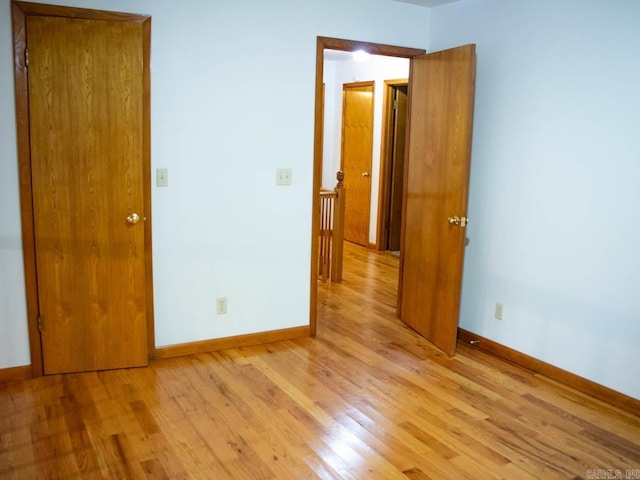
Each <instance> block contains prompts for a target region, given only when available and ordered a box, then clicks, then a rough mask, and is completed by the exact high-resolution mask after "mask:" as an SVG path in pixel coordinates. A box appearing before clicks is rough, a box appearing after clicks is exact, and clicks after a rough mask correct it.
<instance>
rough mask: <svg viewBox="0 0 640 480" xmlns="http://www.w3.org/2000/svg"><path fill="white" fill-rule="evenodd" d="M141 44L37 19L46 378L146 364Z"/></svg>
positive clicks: (37, 214)
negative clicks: (52, 374)
mask: <svg viewBox="0 0 640 480" xmlns="http://www.w3.org/2000/svg"><path fill="white" fill-rule="evenodd" d="M142 35H143V33H142V26H141V25H140V24H139V23H128V22H123V21H97V20H86V19H74V18H63V17H48V16H30V17H28V19H27V38H28V43H27V48H28V55H29V66H28V81H29V84H28V88H29V116H30V123H29V125H30V142H31V166H32V183H33V186H32V195H33V213H34V230H35V246H36V268H37V284H38V302H39V312H40V317H41V339H42V350H43V363H44V372H45V373H47V374H50V373H60V372H72V371H84V370H101V369H111V368H120V367H132V366H141V365H146V364H147V324H146V309H145V263H144V256H145V245H144V235H145V234H144V225H143V223H144V217H145V215H146V212H145V211H144V210H143V208H144V201H143V186H142V184H143V182H144V181H146V179H145V178H143V171H144V169H143V162H144V158H143V157H144V154H143V95H144V93H143V51H142V48H143V47H142V46H143V41H142ZM134 213H135V214H137V215H138V216H139V222H138V223H128V221H127V217H129V216H130V215H132V214H134ZM130 219H131V222H134V221H135V220H134V219H133V217H130Z"/></svg>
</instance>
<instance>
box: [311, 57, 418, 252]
mask: <svg viewBox="0 0 640 480" xmlns="http://www.w3.org/2000/svg"><path fill="white" fill-rule="evenodd" d="M324 68H325V72H324V81H325V139H324V140H325V141H324V152H323V154H324V163H323V169H322V173H323V175H322V177H323V178H322V184H323V187H325V188H333V187H335V184H336V172H337V171H338V170H340V155H341V144H342V86H343V84H345V83H352V82H367V81H372V80H373V81H374V82H375V83H374V87H373V93H374V108H373V109H374V112H373V132H374V134H373V154H372V162H371V172H370V173H371V177H370V179H371V210H370V222H369V243H372V244H375V243H376V232H377V229H376V227H377V224H376V223H377V219H378V193H379V188H380V153H381V152H380V143H381V138H382V111H383V104H382V103H383V93H384V81H385V80H397V79H401V78H408V77H409V60H408V59H406V58H397V57H383V56H380V55H370V56H369V57H368V58H367V60H365V61H362V62H357V61H355V60H333V61H332V60H325V62H324Z"/></svg>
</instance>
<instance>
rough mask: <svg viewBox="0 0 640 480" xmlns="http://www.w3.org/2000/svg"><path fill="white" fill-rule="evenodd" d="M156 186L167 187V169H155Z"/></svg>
mask: <svg viewBox="0 0 640 480" xmlns="http://www.w3.org/2000/svg"><path fill="white" fill-rule="evenodd" d="M156 185H157V186H158V187H168V186H169V169H168V168H156Z"/></svg>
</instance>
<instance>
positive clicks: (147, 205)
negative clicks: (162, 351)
mask: <svg viewBox="0 0 640 480" xmlns="http://www.w3.org/2000/svg"><path fill="white" fill-rule="evenodd" d="M32 15H37V16H52V17H67V18H78V19H86V20H109V21H119V22H129V23H139V24H141V25H142V35H143V45H142V48H143V52H142V53H143V59H144V65H143V79H142V81H143V100H142V104H143V106H142V146H143V147H142V148H143V152H142V155H143V172H142V173H143V179H144V182H143V185H142V188H143V204H144V212H145V216H146V217H147V219H146V221H145V222H144V261H145V308H146V318H147V345H148V355H149V359H153V357H154V356H155V332H154V330H155V327H154V316H153V268H152V252H151V218H152V215H151V181H150V179H151V117H150V115H151V113H150V112H151V109H150V100H151V86H150V84H151V82H150V67H149V65H150V64H149V60H150V51H151V17H150V16H149V15H139V14H130V13H120V12H110V11H105V10H90V9H84V8H73V7H62V6H57V5H46V4H39V3H27V2H18V1H12V2H11V21H12V28H13V54H14V79H15V85H14V88H15V103H16V130H17V144H18V171H19V185H20V216H21V220H22V250H23V261H24V275H25V292H26V300H27V323H28V328H29V349H30V351H31V375H32V376H34V377H39V376H42V375H43V374H44V365H43V356H42V339H41V337H40V331H39V327H38V316H39V307H38V283H37V270H36V247H35V228H34V216H33V190H32V184H31V149H30V132H29V78H28V69H27V65H26V63H27V62H26V49H27V37H26V31H27V17H29V16H32Z"/></svg>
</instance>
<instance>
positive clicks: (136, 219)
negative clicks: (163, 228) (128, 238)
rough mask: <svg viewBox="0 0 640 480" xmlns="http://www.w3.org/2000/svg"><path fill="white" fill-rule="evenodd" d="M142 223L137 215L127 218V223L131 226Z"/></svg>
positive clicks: (133, 214)
mask: <svg viewBox="0 0 640 480" xmlns="http://www.w3.org/2000/svg"><path fill="white" fill-rule="evenodd" d="M139 221H140V216H139V215H138V214H137V213H132V214H131V215H129V216H128V217H127V223H128V224H129V225H135V224H136V223H138V222H139Z"/></svg>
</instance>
